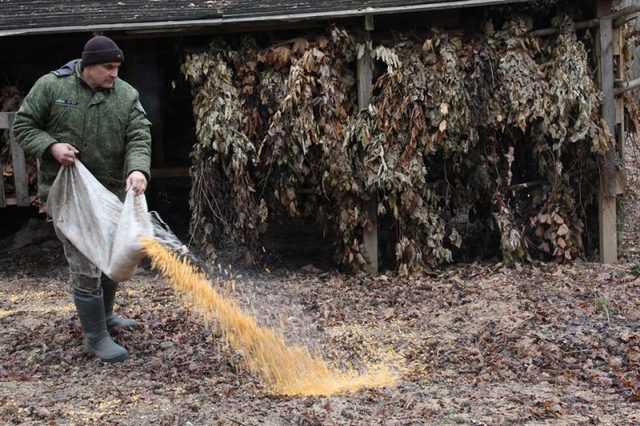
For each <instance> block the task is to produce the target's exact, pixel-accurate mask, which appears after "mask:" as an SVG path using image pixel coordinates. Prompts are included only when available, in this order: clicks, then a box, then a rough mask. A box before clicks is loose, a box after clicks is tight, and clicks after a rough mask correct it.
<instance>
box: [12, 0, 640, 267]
mask: <svg viewBox="0 0 640 426" xmlns="http://www.w3.org/2000/svg"><path fill="white" fill-rule="evenodd" d="M521 3H526V1H524V0H428V1H419V0H393V1H385V0H370V1H317V2H315V1H288V2H286V1H276V0H264V1H260V2H255V1H249V0H208V1H175V0H154V1H148V0H147V1H145V0H122V1H75V0H74V1H53V0H41V1H27V0H25V1H23V0H5V1H2V2H0V5H1V7H0V57H1V58H0V61H1V63H2V66H1V67H0V79H3V81H5V82H7V83H8V84H15V85H17V86H19V87H21V88H23V89H24V90H25V91H27V90H28V89H29V88H30V87H31V85H32V84H33V82H34V81H35V80H36V79H37V78H38V77H40V76H41V75H42V74H44V73H46V72H48V71H50V70H52V69H56V68H57V67H58V66H60V65H61V64H63V63H65V62H66V61H67V60H69V59H73V58H76V57H78V56H79V54H80V51H81V49H82V46H83V44H84V42H85V41H86V40H87V39H88V38H89V37H90V36H91V35H92V34H94V33H103V34H105V35H108V36H110V37H111V38H113V39H114V40H116V41H117V42H118V44H119V45H120V46H121V47H123V50H124V52H125V58H126V62H125V65H124V66H123V69H122V73H121V74H122V76H123V78H124V79H126V80H127V81H129V82H130V83H132V84H133V86H134V87H136V88H137V89H138V90H139V91H140V93H141V100H142V103H143V105H144V106H145V108H146V110H147V113H148V115H149V117H150V119H151V121H152V122H153V123H154V126H153V128H152V135H153V163H152V168H153V177H154V180H156V183H155V184H154V186H153V189H152V190H151V193H150V194H149V197H150V199H151V204H152V207H155V208H156V209H158V210H159V211H160V212H161V213H164V212H163V210H164V211H166V213H167V214H168V215H171V214H172V213H173V212H175V211H176V210H187V209H188V199H187V198H186V197H185V194H186V193H188V186H189V178H188V167H189V152H190V149H191V146H192V145H193V143H194V139H195V133H194V122H193V117H192V116H191V101H192V99H191V95H190V91H189V88H188V87H186V85H185V83H184V78H183V77H182V76H181V75H180V71H179V62H178V61H179V56H180V54H181V51H180V49H182V48H183V47H184V46H189V45H193V46H197V45H202V44H205V43H206V41H207V40H208V39H210V38H211V37H212V35H215V34H229V33H235V34H239V33H246V32H250V33H264V34H265V37H268V36H269V33H270V32H274V31H299V30H301V29H308V28H313V27H323V26H326V25H328V24H329V23H339V24H340V25H343V26H347V27H350V28H354V29H356V30H357V31H360V32H361V34H362V35H363V37H367V34H371V33H372V32H375V31H377V30H378V29H380V28H387V29H388V28H405V27H410V26H420V25H422V26H424V25H444V26H447V27H451V28H456V27H459V26H460V25H463V23H464V22H465V20H467V19H469V17H473V16H475V15H476V14H479V13H481V12H482V11H483V10H484V9H485V8H488V7H492V6H499V5H507V4H513V6H512V7H513V8H517V7H518V4H521ZM576 5H577V6H578V7H583V8H585V10H591V11H592V13H591V14H590V16H591V18H590V19H589V20H586V21H584V22H581V23H579V24H578V27H580V28H587V27H594V28H597V29H598V42H599V52H600V53H599V55H600V61H599V68H600V69H599V70H598V71H599V76H600V83H601V88H602V91H603V93H604V103H603V116H604V117H605V119H606V121H607V123H608V124H609V127H610V128H611V129H614V130H615V134H616V140H617V141H618V150H617V151H616V150H614V151H612V152H610V153H609V154H608V155H607V156H606V158H605V159H604V164H605V171H604V173H603V174H602V184H601V191H600V194H601V196H600V200H599V236H600V250H599V254H600V258H601V260H602V261H603V262H615V261H616V259H617V243H616V236H617V232H616V197H617V196H618V195H619V194H620V193H621V187H622V185H621V184H620V181H621V180H620V179H619V176H618V175H619V173H620V170H619V169H620V167H619V166H620V161H619V159H620V158H624V155H623V152H622V151H621V148H622V143H621V141H622V140H623V135H624V131H625V129H624V123H623V119H622V118H623V104H622V100H621V98H620V97H619V96H618V95H620V94H621V93H623V92H624V91H625V90H628V89H631V88H633V87H635V83H634V82H631V83H625V82H623V80H624V79H625V76H624V75H623V69H624V64H623V57H622V55H621V32H620V31H619V27H620V26H621V25H623V24H624V23H625V22H627V20H628V19H629V17H634V16H635V15H634V14H635V13H637V11H638V7H636V6H631V7H628V8H626V9H624V10H622V11H620V12H615V13H614V12H613V6H614V2H613V1H612V0H593V1H576ZM535 31H536V32H537V34H539V35H545V34H552V33H553V32H554V31H556V29H554V28H539V29H536V30H535ZM359 65H362V66H359V70H358V88H359V93H358V95H359V103H360V105H361V107H366V105H367V104H368V103H369V96H370V91H371V79H372V75H371V70H370V69H367V67H366V64H364V63H363V64H359ZM614 82H616V84H617V86H615V87H614ZM616 96H618V97H616ZM11 122H12V114H11V113H10V112H8V111H4V112H2V113H0V128H3V129H7V128H10V125H11ZM11 149H12V153H13V169H12V173H10V174H11V178H12V179H15V188H16V189H15V194H13V195H12V196H11V197H5V194H4V192H5V191H4V188H3V187H2V186H0V208H1V207H5V206H6V205H11V204H17V205H28V204H29V202H30V200H29V196H28V193H27V189H26V173H25V168H24V166H23V163H24V158H23V157H24V156H23V153H21V150H20V149H19V147H17V146H12V148H11ZM5 174H9V173H5ZM1 183H2V180H0V184H1ZM168 193H169V194H174V197H169V199H170V200H168V199H167V198H166V194H168ZM176 194H177V195H178V196H177V201H176V198H175V196H176ZM180 195H181V196H182V197H180ZM163 197H164V198H163ZM172 203H173V204H172ZM153 204H156V206H153ZM364 242H365V246H366V250H367V252H368V253H369V254H370V256H369V259H372V260H370V264H369V270H370V271H376V270H377V268H378V265H377V260H375V259H376V258H377V256H376V255H375V254H373V253H375V252H376V250H377V231H376V227H373V228H372V229H371V230H370V231H368V232H367V233H366V235H365V237H364Z"/></svg>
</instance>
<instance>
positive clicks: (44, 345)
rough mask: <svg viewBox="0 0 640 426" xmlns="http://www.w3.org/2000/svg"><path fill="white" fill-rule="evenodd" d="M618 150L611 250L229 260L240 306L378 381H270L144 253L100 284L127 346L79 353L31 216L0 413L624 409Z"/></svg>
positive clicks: (17, 251)
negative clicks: (391, 261)
mask: <svg viewBox="0 0 640 426" xmlns="http://www.w3.org/2000/svg"><path fill="white" fill-rule="evenodd" d="M634 152H635V151H634ZM629 162H630V165H631V166H633V167H631V172H630V173H629V196H628V197H627V200H626V202H625V207H624V208H625V213H626V222H625V223H626V226H625V230H624V237H623V241H622V250H623V253H624V254H623V256H622V258H621V260H620V262H619V263H618V264H616V265H608V266H604V265H600V264H597V263H590V262H585V261H579V262H576V263H574V264H572V265H565V266H557V265H553V264H548V265H537V266H532V265H528V266H522V267H520V268H516V269H508V268H504V267H503V266H502V265H500V264H496V263H483V264H467V265H457V266H455V267H450V268H447V269H445V270H442V271H439V272H437V273H434V274H430V275H425V276H422V277H418V278H412V279H408V278H398V277H396V276H394V275H393V274H387V275H381V276H378V277H375V278H366V277H353V276H345V275H341V274H338V273H335V272H333V271H318V270H316V269H314V268H312V267H307V268H302V269H298V270H295V271H286V270H279V271H271V272H267V271H264V272H262V273H252V274H245V275H244V276H243V275H239V272H237V271H230V273H231V274H233V275H234V276H235V279H236V283H237V286H236V290H235V291H236V293H235V294H236V296H237V297H238V299H239V300H241V301H242V303H243V305H244V306H246V307H247V309H250V310H252V312H254V314H255V315H256V316H257V317H258V318H259V319H260V320H261V321H263V322H265V323H266V324H271V325H277V326H278V327H282V329H283V331H284V332H285V334H286V335H287V337H288V339H289V340H290V341H291V342H295V343H298V344H304V345H307V346H309V347H311V348H313V349H314V350H316V351H318V353H320V354H321V355H322V357H323V358H324V359H325V360H327V361H328V362H329V363H330V364H331V365H333V366H336V367H337V368H344V367H346V366H350V365H352V366H355V367H359V366H361V365H363V364H364V363H366V362H369V361H374V362H375V361H380V360H383V359H385V360H387V362H391V363H393V364H394V365H395V368H397V371H398V375H399V384H398V385H397V386H396V387H393V388H383V389H368V390H362V391H359V392H357V393H355V394H351V395H343V396H337V397H283V396H278V395H272V394H270V393H269V392H268V391H267V390H266V389H265V388H264V386H262V384H261V383H260V381H259V380H258V379H257V378H256V377H254V376H252V375H251V374H249V373H247V372H245V371H243V370H242V369H241V368H239V367H238V365H239V363H240V360H239V359H238V355H237V354H233V353H229V352H228V351H227V350H226V349H225V347H224V345H223V344H222V338H221V336H220V333H219V332H218V331H217V330H216V329H215V325H208V324H207V323H205V322H204V321H203V320H202V318H201V317H200V316H199V314H198V313H197V312H195V311H193V310H192V309H191V308H190V307H189V306H187V305H185V304H184V303H183V301H182V300H181V299H180V297H179V296H177V295H176V294H175V293H174V291H173V289H172V287H171V284H170V283H167V282H166V281H164V280H163V279H162V278H160V277H158V276H157V275H156V274H155V272H154V271H153V270H150V269H148V268H146V267H145V268H140V270H139V272H138V274H137V276H136V277H135V278H134V279H133V280H132V281H130V282H128V283H126V284H124V285H123V289H122V291H120V292H119V293H118V299H117V304H118V310H119V313H120V314H123V315H126V316H129V317H133V318H136V319H138V320H139V321H140V323H141V326H140V327H139V328H138V329H137V330H135V331H118V332H116V333H114V337H115V339H116V340H117V341H118V342H119V343H121V344H122V345H124V346H125V347H126V348H127V349H128V350H129V352H130V357H129V359H127V360H126V361H125V362H124V363H121V364H117V365H108V364H104V363H102V362H100V361H99V360H97V359H94V358H90V357H88V356H87V355H85V354H84V353H83V351H82V347H81V331H80V327H79V324H78V320H77V316H76V315H75V310H74V308H73V305H72V303H71V299H70V295H69V288H68V283H67V270H66V266H65V261H64V258H63V255H62V250H61V247H60V245H59V243H58V242H57V240H56V239H55V238H54V237H52V236H51V234H48V230H47V226H48V225H47V224H46V223H44V224H43V223H39V224H38V223H36V224H35V225H32V230H31V239H32V240H33V239H34V238H33V237H34V233H35V235H37V238H35V240H36V241H37V244H29V243H28V242H25V241H23V240H20V238H13V239H12V240H4V244H3V246H0V251H1V253H0V423H2V424H47V425H58V424H79V425H84V424H100V425H104V424H123V425H132V424H135V425H147V424H154V425H258V424H259V425H316V424H317V425H332V424H339V425H369V424H385V425H407V424H410V425H413V424H415V425H421V424H465V425H482V424H487V425H489V424H491V425H493V424H530V425H535V424H553V425H563V424H566V425H575V424H610V425H632V424H640V303H639V300H640V277H639V276H640V249H639V248H638V247H637V241H638V236H639V234H640V223H638V213H639V212H640V201H639V200H640V196H639V194H640V192H639V188H640V187H639V182H640V179H638V174H637V172H636V170H637V169H638V165H639V164H638V160H637V158H636V157H635V156H634V155H631V156H630V161H629ZM34 229H35V230H37V229H40V230H41V231H34ZM38 232H41V233H40V234H39V233H38ZM14 237H16V236H14ZM21 245H22V246H21ZM221 282H224V280H223V281H221Z"/></svg>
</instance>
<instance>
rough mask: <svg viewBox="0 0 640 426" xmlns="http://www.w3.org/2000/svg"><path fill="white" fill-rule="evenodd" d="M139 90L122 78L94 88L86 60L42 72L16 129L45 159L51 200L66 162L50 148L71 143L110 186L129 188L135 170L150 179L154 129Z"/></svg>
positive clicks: (42, 190)
mask: <svg viewBox="0 0 640 426" xmlns="http://www.w3.org/2000/svg"><path fill="white" fill-rule="evenodd" d="M150 125H151V122H149V120H147V118H146V115H145V111H144V109H143V108H142V105H141V104H140V101H139V96H138V92H137V90H136V89H134V88H133V87H132V86H131V85H130V84H128V83H127V82H125V81H124V80H121V79H116V81H115V83H114V85H113V87H112V88H110V89H98V90H93V89H91V88H90V87H89V86H88V85H87V84H86V83H85V82H84V81H83V80H82V78H81V65H80V60H75V61H72V62H69V63H68V64H67V65H65V66H64V67H62V68H60V69H59V70H57V71H52V72H51V73H49V74H46V75H44V76H43V77H41V78H40V79H39V80H38V81H37V82H36V83H35V85H34V86H33V88H32V89H31V91H30V92H29V94H28V95H27V96H26V97H25V99H24V101H23V103H22V106H21V107H20V110H19V111H18V113H17V114H16V119H15V121H14V124H13V132H14V135H15V137H16V140H17V141H18V143H20V145H21V146H22V147H23V148H24V149H25V151H27V152H28V153H31V154H34V155H35V156H36V157H37V158H38V159H39V160H40V165H39V170H38V196H39V197H40V199H41V200H43V201H46V199H47V196H48V194H49V188H50V187H51V184H52V183H53V180H54V179H55V177H56V174H57V173H58V170H59V169H60V164H59V163H58V162H57V161H56V160H55V159H54V158H53V157H51V156H50V155H49V154H48V152H47V149H48V148H49V146H51V145H52V144H54V143H56V142H67V143H70V144H71V145H73V146H75V147H76V148H77V149H78V151H80V153H79V154H78V155H77V158H79V159H80V161H82V163H83V164H84V165H85V166H86V167H87V169H89V170H90V171H91V173H92V174H93V175H94V176H95V177H96V178H97V179H98V180H99V181H100V182H101V183H102V184H103V185H104V186H105V187H107V188H108V189H109V190H110V191H112V192H114V193H115V194H117V195H118V196H120V197H121V196H122V195H123V193H124V184H125V183H124V182H125V179H126V176H128V175H129V173H131V172H132V171H134V170H138V171H140V172H142V173H144V174H145V175H146V176H147V180H148V179H149V172H150V170H149V169H150V163H151V133H150V130H149V126H150Z"/></svg>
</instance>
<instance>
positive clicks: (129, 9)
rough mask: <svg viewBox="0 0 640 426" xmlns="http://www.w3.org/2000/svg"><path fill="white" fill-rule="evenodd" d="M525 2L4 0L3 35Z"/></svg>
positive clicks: (0, 4) (0, 28) (0, 15)
mask: <svg viewBox="0 0 640 426" xmlns="http://www.w3.org/2000/svg"><path fill="white" fill-rule="evenodd" d="M519 1H526V0H427V1H424V0H422V1H419V0H391V1H389V0H387V1H384V0H368V1H353V0H342V1H340V0H334V1H327V0H325V1H312V0H308V1H276V0H257V1H256V0H207V1H203V0H200V1H197V0H194V1H188V0H187V1H177V0H120V1H112V0H111V1H77V0H29V1H27V0H0V36H2V35H4V36H6V35H18V34H43V33H53V32H58V33H60V32H77V31H94V30H103V31H108V30H125V29H162V28H186V27H191V26H221V25H225V24H238V23H252V22H278V21H296V20H304V19H332V18H341V17H349V16H361V15H366V14H372V15H375V14H384V13H386V14H390V13H402V12H412V11H426V10H438V9H450V8H458V7H471V6H483V5H491V4H506V3H515V2H519Z"/></svg>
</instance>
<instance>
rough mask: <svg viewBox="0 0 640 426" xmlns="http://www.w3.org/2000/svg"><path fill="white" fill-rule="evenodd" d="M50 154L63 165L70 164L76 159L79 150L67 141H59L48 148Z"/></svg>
mask: <svg viewBox="0 0 640 426" xmlns="http://www.w3.org/2000/svg"><path fill="white" fill-rule="evenodd" d="M48 151H49V154H50V155H51V156H52V157H53V158H54V159H55V160H56V161H57V162H58V163H60V164H62V165H63V166H70V165H72V164H73V162H74V161H76V154H78V153H79V152H80V151H78V150H77V149H76V148H75V147H74V146H73V145H71V144H70V143H65V142H57V143H54V144H53V145H51V146H50V147H49V149H48Z"/></svg>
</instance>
